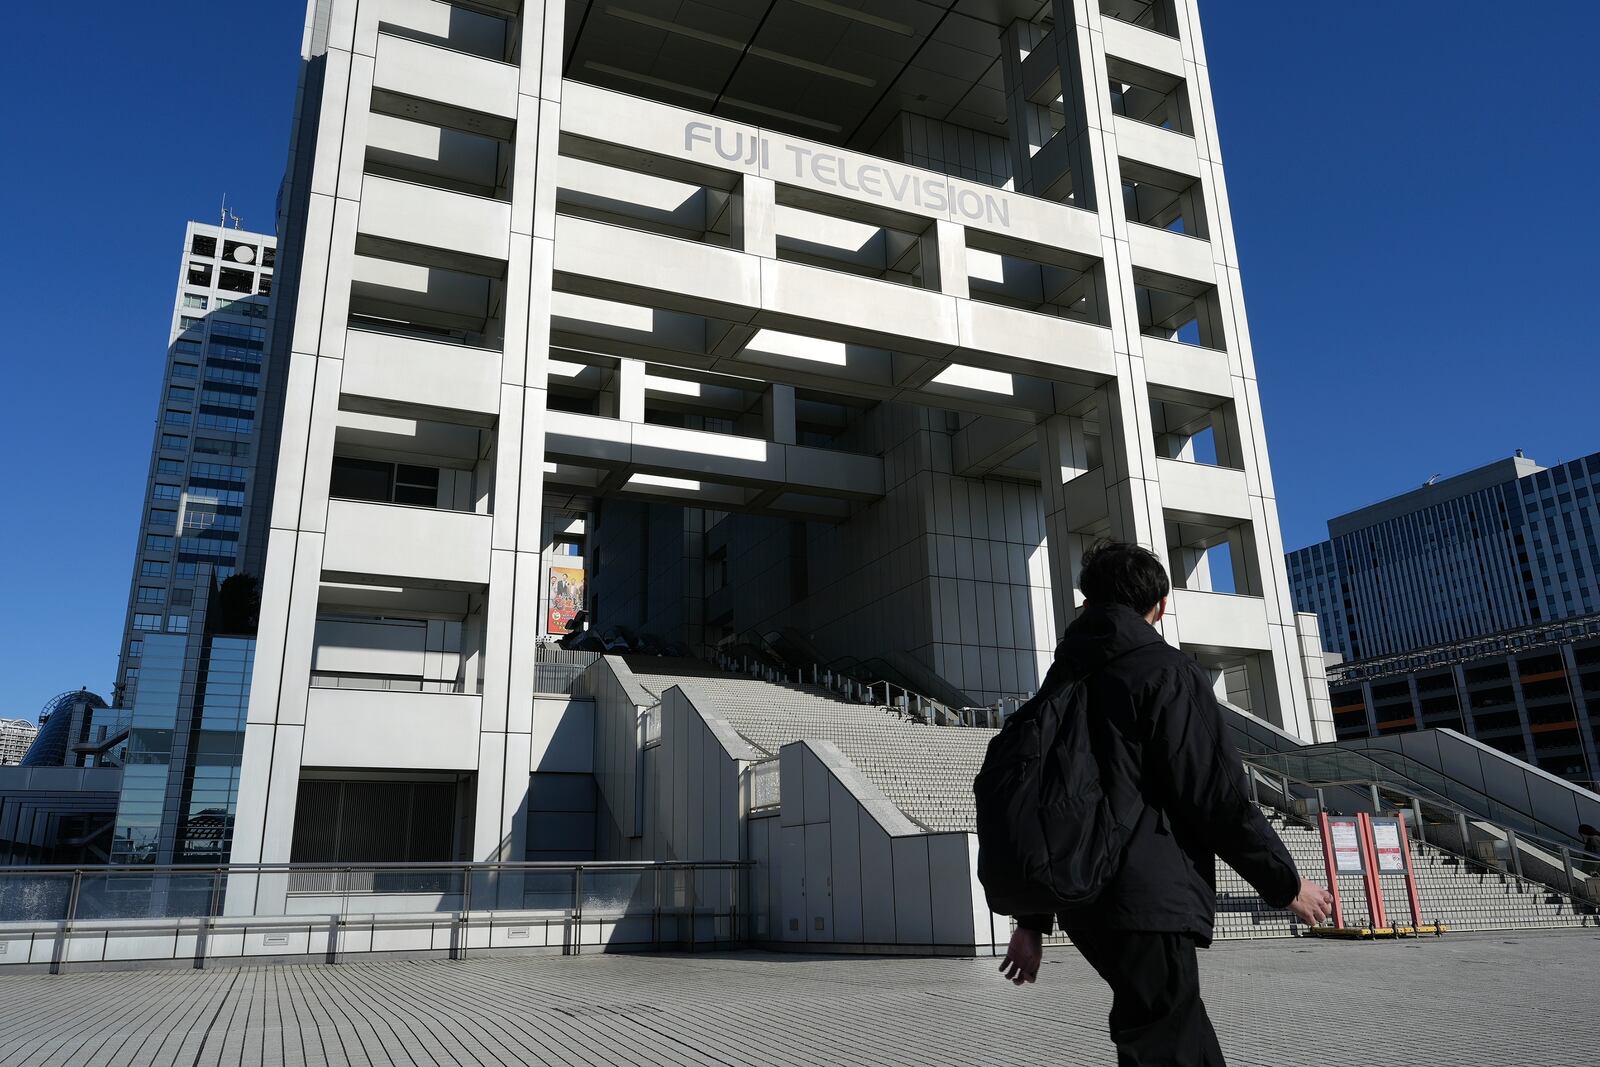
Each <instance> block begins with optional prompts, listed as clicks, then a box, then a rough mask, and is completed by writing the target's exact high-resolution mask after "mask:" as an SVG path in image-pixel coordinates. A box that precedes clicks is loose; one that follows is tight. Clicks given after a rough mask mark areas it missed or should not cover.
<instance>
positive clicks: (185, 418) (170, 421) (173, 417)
mask: <svg viewBox="0 0 1600 1067" xmlns="http://www.w3.org/2000/svg"><path fill="white" fill-rule="evenodd" d="M193 418H194V417H193V416H192V415H190V414H189V413H188V412H187V411H174V410H172V409H171V408H168V409H167V412H166V414H165V415H162V416H161V421H162V423H164V424H165V425H167V426H187V425H189V423H190V422H192V421H193Z"/></svg>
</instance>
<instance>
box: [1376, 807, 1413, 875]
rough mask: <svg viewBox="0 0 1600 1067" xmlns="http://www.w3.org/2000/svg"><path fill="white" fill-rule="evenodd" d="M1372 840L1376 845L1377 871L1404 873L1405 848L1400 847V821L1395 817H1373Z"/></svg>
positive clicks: (1382, 872)
mask: <svg viewBox="0 0 1600 1067" xmlns="http://www.w3.org/2000/svg"><path fill="white" fill-rule="evenodd" d="M1372 840H1373V842H1374V843H1375V844H1376V845H1377V846H1378V871H1379V873H1381V874H1404V873H1405V871H1406V854H1405V850H1404V849H1402V848H1401V847H1400V823H1399V822H1398V821H1397V820H1395V819H1373V820H1372Z"/></svg>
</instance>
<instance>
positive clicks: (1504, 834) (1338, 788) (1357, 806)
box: [1244, 757, 1600, 912]
mask: <svg viewBox="0 0 1600 1067" xmlns="http://www.w3.org/2000/svg"><path fill="white" fill-rule="evenodd" d="M1244 762H1245V772H1246V778H1247V780H1248V783H1249V786H1250V792H1251V799H1252V800H1254V801H1255V802H1256V803H1258V804H1262V805H1265V806H1266V807H1270V808H1273V809H1274V810H1276V811H1279V812H1281V813H1282V814H1283V815H1284V816H1285V817H1287V818H1290V819H1292V820H1293V821H1295V822H1297V823H1299V824H1301V825H1303V826H1306V827H1307V828H1311V829H1315V828H1316V825H1317V818H1318V816H1319V815H1322V814H1324V813H1326V814H1340V813H1342V814H1354V813H1355V812H1356V811H1357V810H1366V809H1370V812H1371V814H1375V815H1378V814H1385V813H1389V814H1395V815H1398V816H1399V817H1400V818H1401V819H1402V820H1403V821H1404V822H1405V823H1407V824H1408V825H1409V826H1410V829H1411V832H1412V833H1414V834H1415V836H1416V839H1417V843H1418V844H1420V845H1423V846H1431V847H1433V848H1436V849H1439V850H1440V851H1442V852H1446V853H1449V854H1450V855H1453V856H1455V857H1457V858H1459V860H1460V861H1461V862H1463V863H1465V864H1467V865H1468V866H1475V867H1479V868H1481V869H1484V870H1490V871H1499V872H1501V873H1503V874H1506V875H1509V876H1511V877H1514V878H1516V879H1518V880H1519V881H1525V882H1531V883H1534V884H1537V885H1540V886H1542V887H1544V888H1545V889H1547V890H1549V891H1550V892H1551V893H1555V894H1559V895H1560V896H1563V897H1566V898H1568V901H1569V903H1570V904H1571V905H1572V906H1573V908H1574V909H1575V910H1579V911H1587V912H1594V911H1595V910H1596V908H1597V905H1600V855H1595V854H1592V853H1589V852H1586V851H1584V850H1582V849H1579V848H1574V847H1572V846H1571V845H1570V844H1568V843H1566V842H1561V841H1555V840H1551V839H1549V838H1546V837H1543V836H1541V835H1538V834H1534V833H1530V832H1528V831H1527V830H1526V829H1518V828H1517V827H1515V826H1510V825H1506V824H1503V823H1499V822H1495V821H1493V820H1489V819H1485V818H1483V817H1482V816H1480V815H1478V814H1476V813H1474V812H1473V811H1470V810H1468V809H1467V808H1464V807H1461V806H1459V805H1457V804H1454V803H1451V802H1450V801H1449V800H1447V799H1444V798H1442V797H1438V796H1427V795H1422V793H1421V791H1420V790H1415V789H1413V790H1409V791H1408V790H1402V789H1399V788H1396V785H1395V783H1393V782H1390V781H1386V780H1380V779H1377V778H1364V777H1350V778H1345V779H1318V780H1308V779H1304V778H1299V777H1296V776H1294V775H1290V774H1287V773H1285V772H1284V771H1283V770H1281V769H1280V766H1279V765H1280V761H1277V760H1273V759H1271V758H1270V757H1248V758H1246V759H1245V761H1244ZM1343 809H1349V810H1343Z"/></svg>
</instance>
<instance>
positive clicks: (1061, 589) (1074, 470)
mask: <svg viewBox="0 0 1600 1067" xmlns="http://www.w3.org/2000/svg"><path fill="white" fill-rule="evenodd" d="M1092 462H1093V460H1092V458H1091V456H1090V441H1089V435H1088V434H1087V433H1086V432H1085V428H1084V420H1083V419H1082V418H1079V417H1076V416H1069V415H1056V416H1052V417H1051V418H1048V419H1046V420H1045V421H1044V422H1042V423H1040V424H1039V484H1040V490H1041V496H1042V498H1043V500H1042V502H1043V504H1044V532H1045V544H1046V549H1047V552H1046V560H1047V562H1048V563H1049V566H1050V600H1051V614H1052V619H1053V624H1054V627H1055V629H1054V632H1053V633H1052V635H1051V638H1052V641H1054V640H1056V639H1059V638H1060V636H1061V631H1062V630H1063V629H1065V627H1066V626H1067V624H1068V623H1069V622H1071V621H1072V619H1073V618H1075V617H1076V616H1077V613H1078V603H1079V597H1078V594H1077V584H1078V569H1079V567H1080V566H1081V565H1082V562H1083V552H1084V549H1085V548H1087V547H1088V546H1087V542H1088V541H1089V540H1091V538H1089V537H1087V536H1085V535H1084V534H1083V533H1082V532H1081V531H1080V530H1078V528H1077V525H1076V524H1075V523H1074V521H1073V517H1072V516H1071V515H1070V514H1069V508H1068V505H1067V501H1066V485H1067V483H1068V482H1070V481H1072V480H1073V479H1075V478H1077V477H1079V476H1081V475H1083V474H1086V473H1087V472H1088V471H1089V470H1090V469H1091V464H1092Z"/></svg>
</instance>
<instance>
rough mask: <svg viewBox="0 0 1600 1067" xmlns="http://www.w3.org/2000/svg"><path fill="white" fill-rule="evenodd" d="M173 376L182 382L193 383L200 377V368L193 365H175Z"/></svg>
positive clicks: (173, 366)
mask: <svg viewBox="0 0 1600 1067" xmlns="http://www.w3.org/2000/svg"><path fill="white" fill-rule="evenodd" d="M172 376H173V377H174V378H176V379H179V380H181V381H193V380H194V379H196V378H198V377H200V368H199V367H197V366H195V365H194V364H193V363H174V364H173V365H172Z"/></svg>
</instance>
